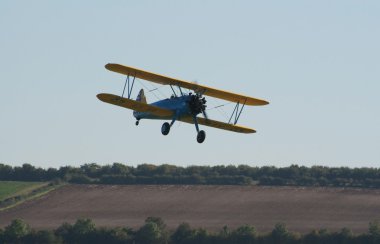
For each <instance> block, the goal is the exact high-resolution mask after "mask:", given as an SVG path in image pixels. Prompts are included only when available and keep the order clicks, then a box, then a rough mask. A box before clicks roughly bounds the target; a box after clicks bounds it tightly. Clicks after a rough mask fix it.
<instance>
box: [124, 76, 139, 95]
mask: <svg viewBox="0 0 380 244" xmlns="http://www.w3.org/2000/svg"><path fill="white" fill-rule="evenodd" d="M129 77H130V75H129V73H128V75H127V79H126V80H125V84H124V89H123V93H122V94H121V97H122V98H123V97H124V92H125V87H126V86H127V85H128V91H127V92H128V99H130V98H131V94H132V89H133V85H134V84H135V79H136V74H135V75H134V76H133V81H132V84H130V79H129Z"/></svg>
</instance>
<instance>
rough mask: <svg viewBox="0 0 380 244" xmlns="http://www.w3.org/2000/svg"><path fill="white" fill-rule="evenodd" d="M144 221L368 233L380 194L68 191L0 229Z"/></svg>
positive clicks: (4, 215) (28, 205)
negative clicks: (19, 225) (157, 219)
mask: <svg viewBox="0 0 380 244" xmlns="http://www.w3.org/2000/svg"><path fill="white" fill-rule="evenodd" d="M149 216H157V217H161V218H163V220H164V221H165V223H166V224H167V225H168V227H169V228H171V229H174V228H175V227H177V226H178V225H179V224H180V223H182V222H188V223H189V224H190V225H191V226H192V227H203V228H206V229H208V230H213V231H215V230H220V229H221V228H222V227H223V226H225V225H227V226H228V227H230V228H235V227H237V226H240V225H243V224H251V225H254V226H255V227H256V228H257V229H258V230H259V231H262V232H266V231H270V230H272V229H273V226H274V225H275V224H276V223H279V222H283V223H285V224H286V225H287V227H288V229H289V230H291V231H298V232H302V233H305V232H309V231H311V230H312V229H320V228H327V229H328V230H331V231H336V230H340V229H341V228H343V227H347V228H349V229H351V230H353V231H354V232H356V233H362V232H367V230H368V224H369V222H370V221H374V220H380V190H366V189H343V188H310V187H260V186H173V185H150V186H146V185H130V186H120V185H117V186H106V185H67V186H64V187H62V188H60V189H58V190H55V191H53V192H51V193H49V194H47V195H45V196H43V197H41V198H39V199H35V200H32V201H28V202H25V203H23V204H21V205H19V206H16V207H14V208H12V209H8V210H5V211H1V212H0V227H2V228H3V227H4V226H6V225H8V224H9V223H10V221H11V220H12V219H15V218H21V219H24V220H25V221H26V222H27V223H29V224H30V225H31V226H32V227H34V228H37V229H40V228H56V227H58V226H59V225H61V224H62V223H63V222H69V223H73V222H75V220H76V219H77V218H91V219H92V220H93V221H94V222H95V223H96V225H97V226H110V227H111V226H112V227H114V226H128V227H133V228H138V227H140V226H141V225H142V224H143V223H144V220H145V219H146V218H147V217H149Z"/></svg>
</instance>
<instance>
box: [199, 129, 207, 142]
mask: <svg viewBox="0 0 380 244" xmlns="http://www.w3.org/2000/svg"><path fill="white" fill-rule="evenodd" d="M205 139H206V132H204V131H203V130H201V131H199V132H198V135H197V142H198V143H202V142H204V140H205Z"/></svg>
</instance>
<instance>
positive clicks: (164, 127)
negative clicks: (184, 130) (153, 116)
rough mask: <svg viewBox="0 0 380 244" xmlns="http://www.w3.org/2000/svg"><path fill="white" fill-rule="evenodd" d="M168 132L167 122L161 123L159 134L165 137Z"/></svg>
mask: <svg viewBox="0 0 380 244" xmlns="http://www.w3.org/2000/svg"><path fill="white" fill-rule="evenodd" d="M169 131H170V125H169V123H168V122H165V123H163V125H162V127H161V133H162V134H163V135H164V136H166V135H167V134H169Z"/></svg>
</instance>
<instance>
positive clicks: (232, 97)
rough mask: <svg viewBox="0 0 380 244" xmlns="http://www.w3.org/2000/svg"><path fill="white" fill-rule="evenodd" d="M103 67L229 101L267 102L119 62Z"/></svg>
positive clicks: (253, 103)
mask: <svg viewBox="0 0 380 244" xmlns="http://www.w3.org/2000/svg"><path fill="white" fill-rule="evenodd" d="M105 67H106V69H108V70H111V71H113V72H117V73H120V74H124V75H131V76H135V77H136V78H140V79H144V80H147V81H151V82H155V83H159V84H163V85H175V86H180V87H184V88H187V89H190V90H194V91H196V92H200V93H202V94H204V95H207V96H211V97H216V98H220V99H224V100H227V101H231V102H236V103H237V102H239V103H241V104H243V103H245V104H246V105H254V106H260V105H266V104H269V103H268V102H267V101H264V100H261V99H257V98H253V97H248V96H244V95H239V94H235V93H232V92H227V91H223V90H218V89H215V88H211V87H208V86H203V85H198V84H195V83H190V82H187V81H183V80H179V79H175V78H170V77H167V76H163V75H159V74H154V73H151V72H148V71H144V70H141V69H136V68H132V67H128V66H124V65H121V64H107V65H106V66H105Z"/></svg>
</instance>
